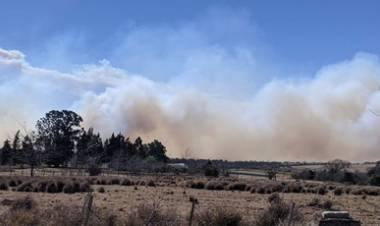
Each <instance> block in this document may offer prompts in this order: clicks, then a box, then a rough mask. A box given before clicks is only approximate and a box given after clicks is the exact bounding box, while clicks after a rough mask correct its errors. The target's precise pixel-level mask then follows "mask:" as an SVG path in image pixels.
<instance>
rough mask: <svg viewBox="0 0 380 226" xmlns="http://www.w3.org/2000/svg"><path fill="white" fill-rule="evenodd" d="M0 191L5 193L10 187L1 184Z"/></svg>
mask: <svg viewBox="0 0 380 226" xmlns="http://www.w3.org/2000/svg"><path fill="white" fill-rule="evenodd" d="M0 190H3V191H6V190H8V185H7V184H6V183H4V182H2V183H0Z"/></svg>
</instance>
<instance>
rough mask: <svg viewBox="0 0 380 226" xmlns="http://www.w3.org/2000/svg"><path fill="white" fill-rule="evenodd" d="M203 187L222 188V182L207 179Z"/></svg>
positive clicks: (210, 188) (208, 188)
mask: <svg viewBox="0 0 380 226" xmlns="http://www.w3.org/2000/svg"><path fill="white" fill-rule="evenodd" d="M205 188H206V189H207V190H223V189H224V184H223V183H222V182H220V181H209V182H207V183H206V185H205Z"/></svg>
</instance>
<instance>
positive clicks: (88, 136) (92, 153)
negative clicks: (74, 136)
mask: <svg viewBox="0 0 380 226" xmlns="http://www.w3.org/2000/svg"><path fill="white" fill-rule="evenodd" d="M102 154H103V143H102V138H101V137H100V135H99V134H95V133H94V129H93V128H89V129H88V131H86V130H84V129H82V130H81V132H80V135H79V138H78V142H77V153H76V155H77V156H76V157H77V158H76V160H77V164H81V165H88V164H90V163H91V164H99V163H100V160H101V156H102Z"/></svg>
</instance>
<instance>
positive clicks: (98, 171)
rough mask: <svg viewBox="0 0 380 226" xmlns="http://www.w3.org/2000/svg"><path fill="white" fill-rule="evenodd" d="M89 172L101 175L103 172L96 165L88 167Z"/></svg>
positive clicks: (93, 174)
mask: <svg viewBox="0 0 380 226" xmlns="http://www.w3.org/2000/svg"><path fill="white" fill-rule="evenodd" d="M87 172H88V174H89V175H90V176H99V175H100V174H102V169H101V168H100V167H98V166H96V165H91V166H90V167H89V168H88V169H87Z"/></svg>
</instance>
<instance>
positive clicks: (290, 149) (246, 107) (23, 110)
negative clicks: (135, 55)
mask: <svg viewBox="0 0 380 226" xmlns="http://www.w3.org/2000/svg"><path fill="white" fill-rule="evenodd" d="M0 72H1V73H0V106H1V108H0V114H1V116H2V117H1V118H0V123H1V129H0V138H2V139H6V138H7V137H9V136H12V134H13V132H14V131H15V130H16V129H20V128H27V129H32V128H33V126H34V122H35V121H36V120H37V119H38V118H39V117H41V116H43V113H44V112H47V111H49V110H51V109H64V108H68V109H72V110H75V111H77V112H78V113H80V114H81V115H82V116H83V117H84V119H85V120H84V126H86V127H90V126H91V127H94V128H95V129H96V130H98V131H100V132H101V133H102V134H103V135H104V136H108V135H109V134H110V133H111V132H112V131H115V132H122V133H124V134H125V135H126V136H130V137H136V136H141V137H143V139H146V140H151V139H154V138H157V139H159V140H161V141H162V142H163V143H164V144H166V146H167V148H168V150H169V155H170V156H182V155H185V154H186V155H187V157H199V158H223V159H230V160H237V159H240V160H249V159H257V160H327V159H332V158H343V159H348V160H356V161H362V160H373V159H378V158H380V152H379V151H378V147H380V138H379V134H380V117H379V116H377V115H376V113H377V112H379V113H380V92H379V85H380V61H379V58H378V57H377V56H375V55H371V54H364V53H361V54H357V55H356V56H354V57H353V58H352V59H351V60H347V61H344V62H340V63H336V64H332V65H329V66H326V67H323V68H322V69H320V70H319V71H318V72H317V73H316V74H315V75H314V76H313V77H311V78H309V79H303V80H300V79H283V80H281V79H273V80H271V81H269V82H267V83H265V84H264V85H262V86H261V88H260V89H258V90H257V91H256V92H254V94H252V95H250V96H246V97H245V98H225V96H223V95H221V94H218V95H215V93H213V92H212V91H210V92H207V91H206V90H204V89H197V88H196V87H194V86H192V87H190V88H185V87H184V86H177V85H176V83H174V82H172V81H173V80H170V81H168V82H157V81H154V80H151V79H148V78H146V77H144V76H142V75H136V74H131V73H128V72H127V71H125V70H122V69H118V68H116V67H114V66H112V65H111V64H110V63H109V62H107V61H101V62H99V63H98V64H95V65H85V66H82V67H80V68H78V69H77V70H76V71H73V72H71V73H62V72H59V71H54V70H49V69H44V68H39V67H34V66H32V65H30V63H28V61H27V60H26V58H25V55H24V54H23V53H21V52H20V51H15V50H5V49H0ZM237 88H238V87H231V89H237Z"/></svg>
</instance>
